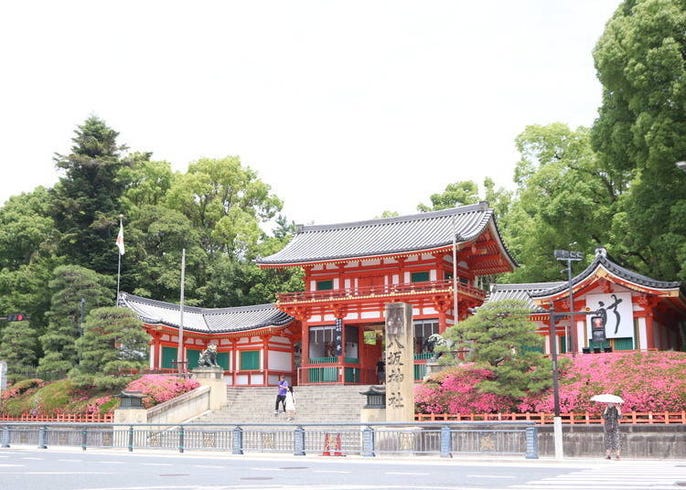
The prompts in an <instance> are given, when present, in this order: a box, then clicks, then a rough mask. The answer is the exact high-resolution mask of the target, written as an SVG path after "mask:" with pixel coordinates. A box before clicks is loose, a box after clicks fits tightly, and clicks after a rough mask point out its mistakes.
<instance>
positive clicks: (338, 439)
mask: <svg viewBox="0 0 686 490" xmlns="http://www.w3.org/2000/svg"><path fill="white" fill-rule="evenodd" d="M341 446H342V445H341V434H340V433H338V434H336V450H335V451H334V453H333V455H334V456H343V451H342V447H341Z"/></svg>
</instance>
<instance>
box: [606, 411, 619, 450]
mask: <svg viewBox="0 0 686 490" xmlns="http://www.w3.org/2000/svg"><path fill="white" fill-rule="evenodd" d="M621 416H622V415H621V414H620V413H619V410H618V409H617V407H607V408H606V409H605V411H604V412H603V419H604V421H605V425H604V429H605V451H615V452H617V453H619V450H620V449H621V446H620V437H619V419H620V417H621Z"/></svg>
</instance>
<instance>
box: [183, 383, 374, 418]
mask: <svg viewBox="0 0 686 490" xmlns="http://www.w3.org/2000/svg"><path fill="white" fill-rule="evenodd" d="M368 389H369V386H367V385H323V386H295V387H294V388H293V390H294V392H295V405H296V415H295V419H294V422H296V423H303V424H304V423H327V422H354V423H359V422H360V410H361V409H362V407H363V406H364V405H365V404H366V403H367V397H366V396H364V395H361V394H360V392H364V391H367V390H368ZM276 392H277V388H276V387H275V386H273V387H232V386H228V387H227V389H226V395H227V396H226V401H227V403H226V405H225V406H223V407H222V408H221V409H220V410H215V411H213V412H208V413H206V414H204V415H202V416H201V417H198V418H196V419H194V420H193V422H197V423H218V424H248V423H268V424H273V423H275V422H276V423H283V422H287V420H286V415H285V414H284V413H279V415H278V416H275V415H274V403H275V401H276Z"/></svg>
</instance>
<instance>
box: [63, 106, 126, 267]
mask: <svg viewBox="0 0 686 490" xmlns="http://www.w3.org/2000/svg"><path fill="white" fill-rule="evenodd" d="M75 133H76V136H75V137H74V138H73V139H72V141H73V143H74V144H73V146H72V148H71V153H70V154H69V155H66V156H64V155H57V156H56V158H55V164H56V166H57V168H58V169H60V170H62V171H64V175H63V176H62V177H60V180H59V182H58V183H57V184H56V185H55V187H54V188H53V189H52V194H53V199H52V216H53V218H54V220H55V225H56V227H57V229H58V230H59V231H60V233H61V237H60V241H59V247H58V249H59V253H60V254H61V255H66V256H67V257H68V258H69V262H71V263H74V264H77V265H81V266H83V267H87V268H90V269H93V270H95V271H97V272H99V273H102V274H111V275H114V274H116V272H117V249H116V247H115V246H114V240H115V237H116V234H117V232H118V225H119V220H118V216H119V214H120V213H121V206H120V203H119V199H120V197H121V195H122V192H123V190H124V187H125V184H124V182H122V181H121V179H119V178H118V177H117V174H118V172H119V171H120V169H121V168H123V167H125V166H127V165H129V163H127V162H126V161H125V160H123V159H122V158H121V152H122V151H123V150H125V147H123V146H119V145H118V144H117V142H116V139H117V136H118V133H117V132H116V131H114V130H113V129H111V128H109V127H108V126H107V125H106V124H105V122H104V121H102V120H101V119H98V118H97V117H95V116H92V117H90V118H88V119H87V120H86V121H85V123H84V124H83V125H81V126H79V128H78V129H77V130H76V131H75Z"/></svg>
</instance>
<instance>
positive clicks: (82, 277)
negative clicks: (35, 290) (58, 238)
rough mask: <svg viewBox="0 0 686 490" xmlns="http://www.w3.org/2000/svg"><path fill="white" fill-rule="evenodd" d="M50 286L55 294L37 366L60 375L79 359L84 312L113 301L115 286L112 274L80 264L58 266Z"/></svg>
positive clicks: (53, 374) (47, 373)
mask: <svg viewBox="0 0 686 490" xmlns="http://www.w3.org/2000/svg"><path fill="white" fill-rule="evenodd" d="M48 287H49V291H50V292H51V293H52V298H51V305H50V311H49V312H48V313H47V316H48V327H47V329H46V332H45V333H44V334H43V335H41V337H40V341H41V344H42V346H43V352H44V355H43V357H41V359H40V361H39V364H38V370H39V372H40V373H42V374H43V375H47V376H59V375H60V374H62V375H64V374H66V373H68V372H69V371H70V370H71V369H72V368H73V367H74V366H75V365H76V364H77V363H78V351H77V349H76V340H77V339H78V338H79V337H80V336H81V334H82V328H83V321H84V319H85V315H86V314H88V312H89V311H90V310H91V309H93V308H97V307H100V306H104V305H108V304H109V305H114V290H113V288H112V280H111V278H109V277H108V276H103V275H101V274H98V273H96V272H95V271H92V270H90V269H86V268H84V267H81V266H78V265H65V266H60V267H57V268H56V269H55V273H54V279H53V280H52V281H50V283H49V284H48Z"/></svg>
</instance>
